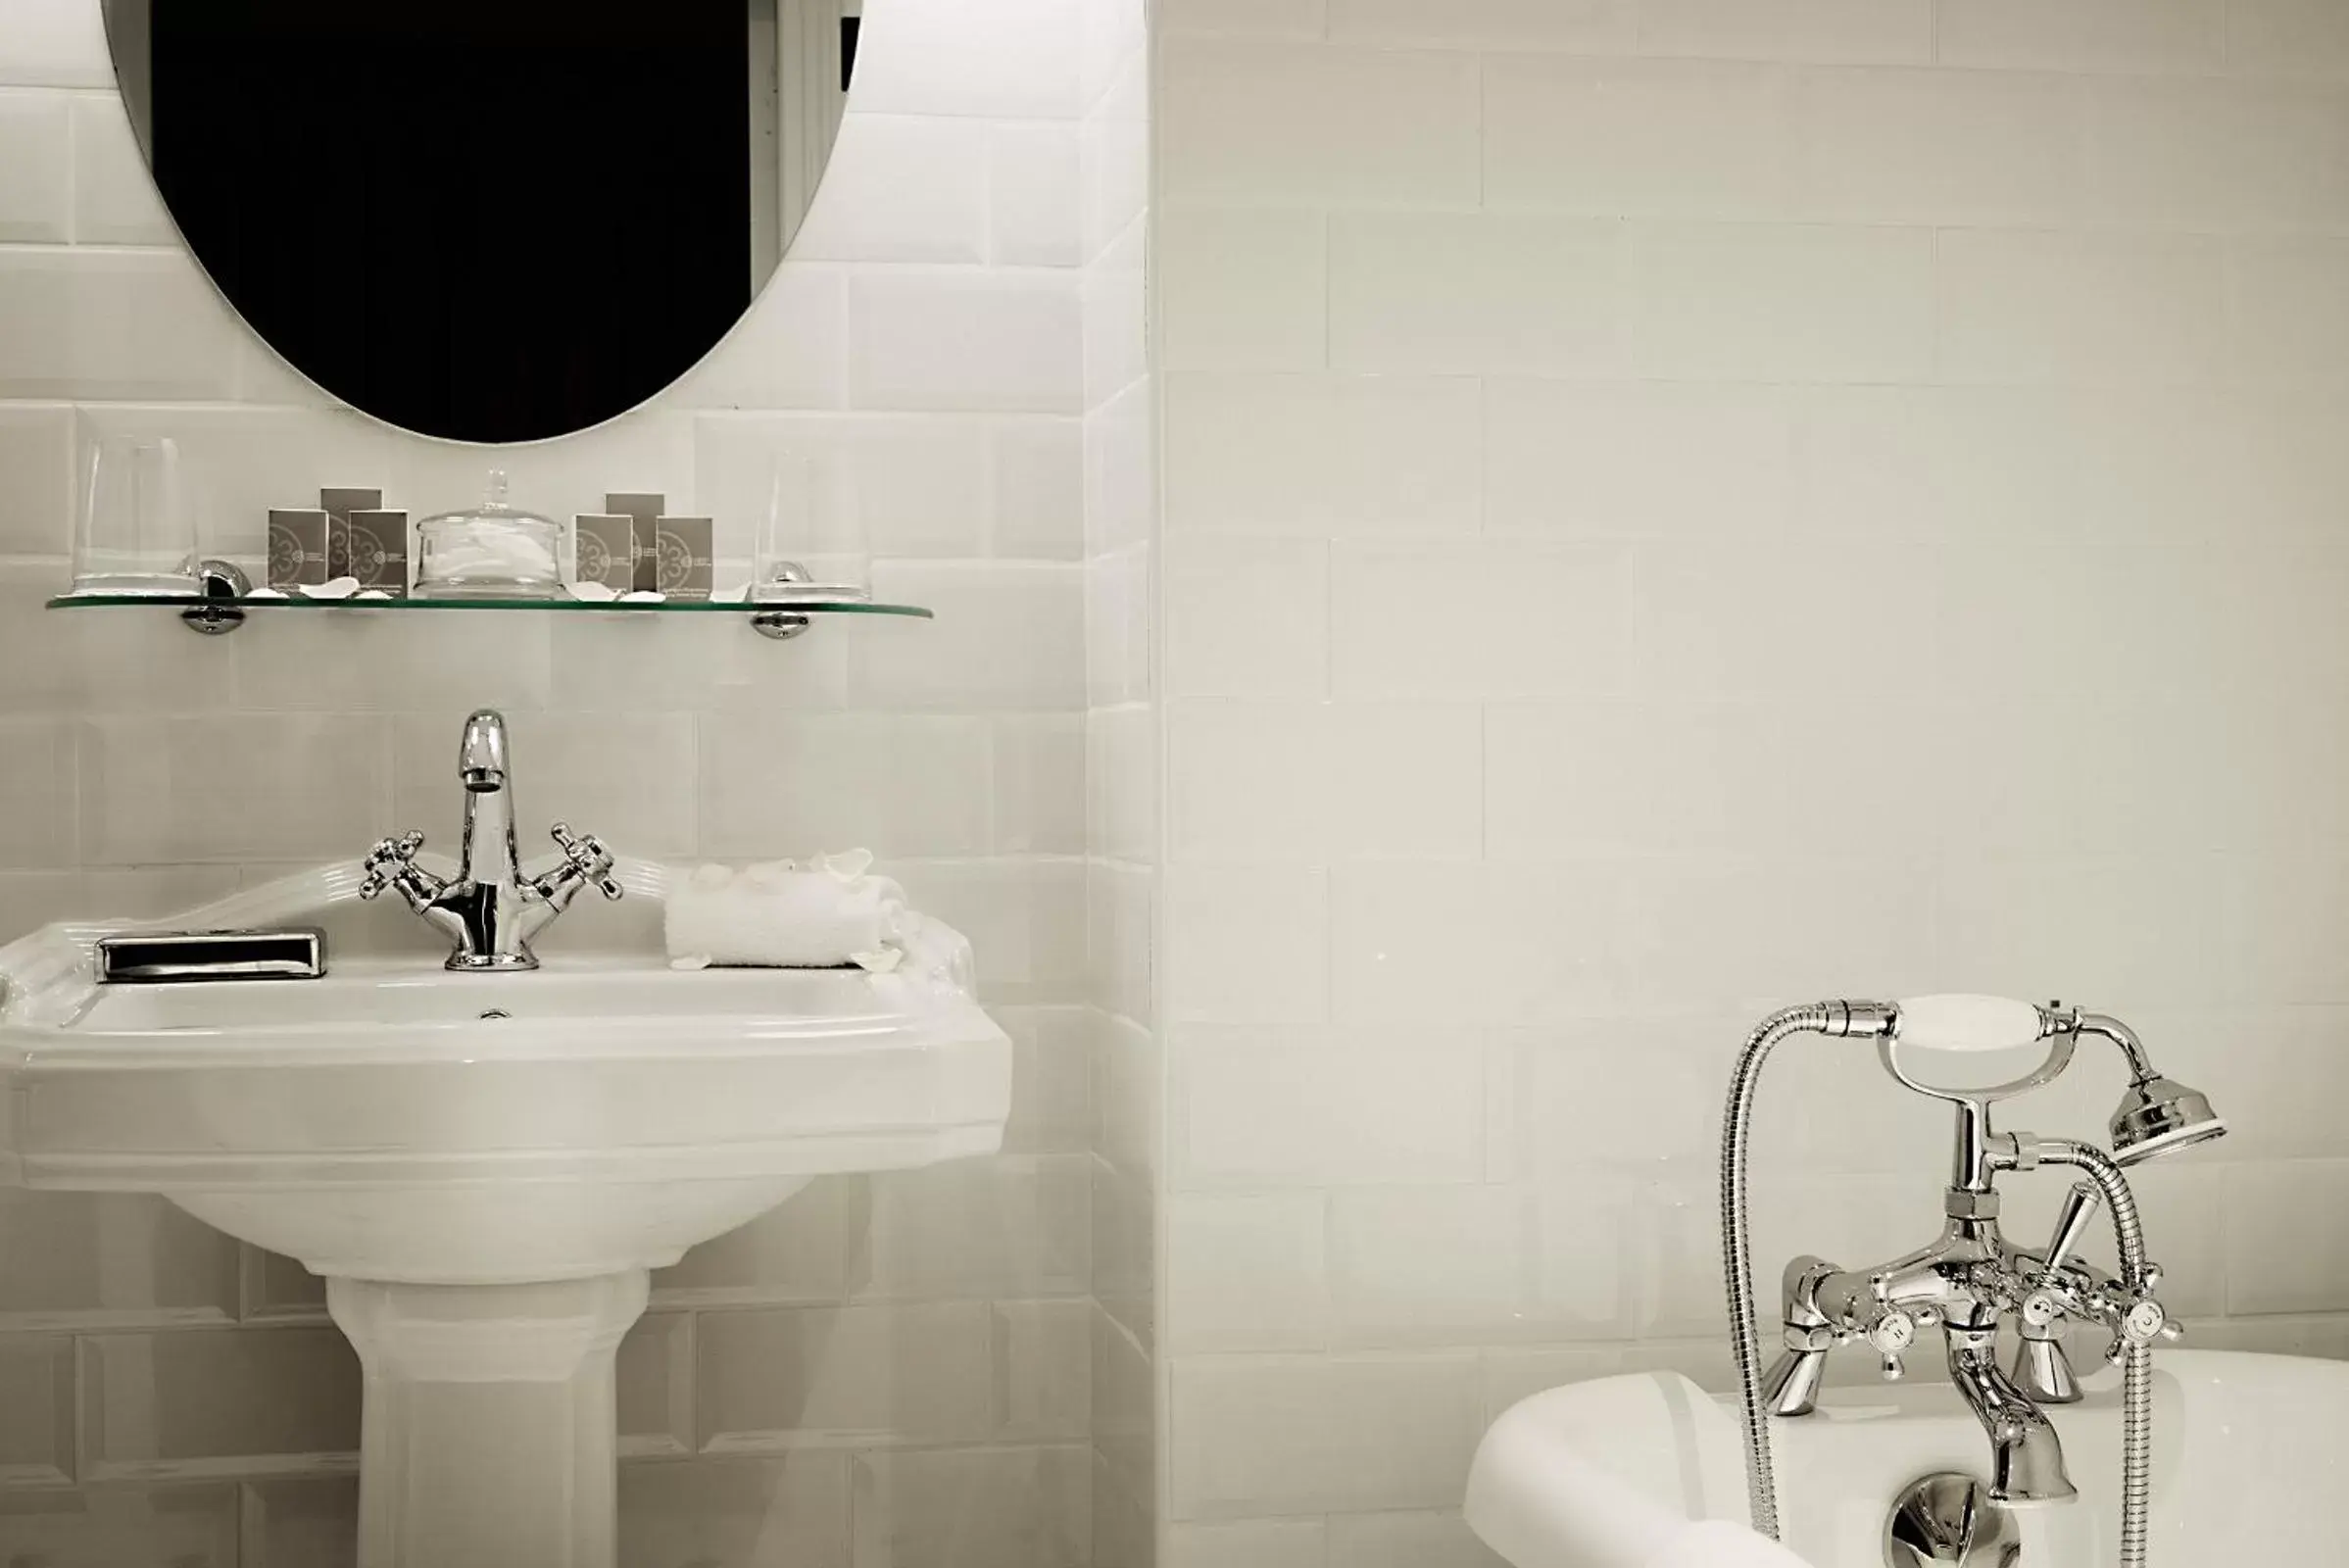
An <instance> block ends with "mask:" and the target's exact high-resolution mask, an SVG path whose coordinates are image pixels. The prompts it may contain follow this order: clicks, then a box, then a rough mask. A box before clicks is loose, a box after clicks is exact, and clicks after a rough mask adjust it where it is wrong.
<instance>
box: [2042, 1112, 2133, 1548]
mask: <svg viewBox="0 0 2349 1568" xmlns="http://www.w3.org/2000/svg"><path fill="white" fill-rule="evenodd" d="M2039 1157H2040V1158H2041V1159H2043V1160H2045V1161H2046V1162H2047V1163H2048V1164H2051V1165H2072V1166H2076V1167H2078V1168H2079V1169H2080V1170H2082V1171H2085V1172H2086V1173H2087V1176H2088V1179H2089V1180H2090V1181H2092V1182H2094V1183H2095V1184H2096V1190H2097V1191H2098V1192H2100V1193H2102V1194H2103V1195H2104V1202H2105V1206H2106V1207H2107V1208H2109V1209H2110V1210H2111V1211H2112V1215H2113V1247H2114V1249H2115V1250H2117V1251H2118V1252H2119V1253H2120V1254H2121V1283H2122V1284H2124V1285H2126V1286H2128V1287H2129V1290H2131V1291H2139V1290H2142V1289H2144V1286H2145V1226H2144V1222H2143V1221H2142V1220H2141V1219H2140V1218H2139V1217H2138V1214H2137V1201H2136V1197H2135V1195H2134V1194H2132V1193H2130V1192H2129V1179H2128V1178H2127V1177H2125V1176H2123V1175H2122V1174H2121V1167H2120V1166H2119V1165H2117V1164H2115V1163H2113V1156H2112V1155H2110V1154H2108V1153H2106V1152H2104V1151H2103V1150H2101V1149H2098V1148H2097V1147H2096V1146H2095V1145H2093V1144H2082V1143H2076V1142H2074V1141H2073V1140H2071V1139H2069V1138H2050V1139H2046V1140H2044V1141H2043V1142H2042V1143H2041V1144H2040V1146H2039ZM2152 1506H2153V1349H2152V1348H2151V1347H2150V1346H2144V1345H2130V1346H2129V1349H2128V1352H2127V1354H2126V1355H2125V1356H2124V1357H2123V1360H2122V1371H2121V1568H2145V1530H2146V1526H2147V1523H2148V1519H2149V1516H2150V1514H2151V1512H2152Z"/></svg>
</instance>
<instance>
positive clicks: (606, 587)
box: [571, 582, 619, 605]
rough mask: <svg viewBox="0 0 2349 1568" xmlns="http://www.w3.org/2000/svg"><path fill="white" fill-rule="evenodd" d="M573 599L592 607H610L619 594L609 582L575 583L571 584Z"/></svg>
mask: <svg viewBox="0 0 2349 1568" xmlns="http://www.w3.org/2000/svg"><path fill="white" fill-rule="evenodd" d="M571 597H572V598H573V599H583V600H585V601H586V602H587V603H589V604H591V605H609V604H611V603H612V601H613V600H614V599H617V598H618V597H619V593H618V591H617V590H616V589H614V588H613V587H612V584H610V583H608V582H575V583H572V584H571Z"/></svg>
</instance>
